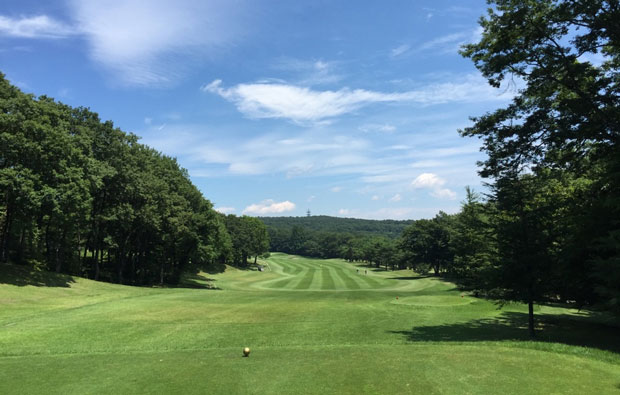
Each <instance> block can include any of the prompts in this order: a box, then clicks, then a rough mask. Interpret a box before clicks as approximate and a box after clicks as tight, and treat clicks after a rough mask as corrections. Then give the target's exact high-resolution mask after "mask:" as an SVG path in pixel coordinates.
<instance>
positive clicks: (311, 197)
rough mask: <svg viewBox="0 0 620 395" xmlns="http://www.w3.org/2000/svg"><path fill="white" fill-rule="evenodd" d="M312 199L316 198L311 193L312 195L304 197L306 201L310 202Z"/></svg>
mask: <svg viewBox="0 0 620 395" xmlns="http://www.w3.org/2000/svg"><path fill="white" fill-rule="evenodd" d="M314 199H316V196H314V195H312V196H308V199H306V201H307V202H311V201H313V200H314Z"/></svg>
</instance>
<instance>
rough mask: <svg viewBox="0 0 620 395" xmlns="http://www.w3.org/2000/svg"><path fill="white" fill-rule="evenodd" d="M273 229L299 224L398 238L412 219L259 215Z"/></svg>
mask: <svg viewBox="0 0 620 395" xmlns="http://www.w3.org/2000/svg"><path fill="white" fill-rule="evenodd" d="M259 218H260V219H261V220H262V221H263V222H264V223H265V225H267V227H268V228H269V229H271V230H275V229H277V230H282V231H290V230H291V229H292V228H294V227H296V226H298V227H302V228H304V229H305V230H308V231H313V232H334V233H351V234H355V235H358V236H384V237H388V238H392V239H394V238H397V237H398V236H400V234H401V233H402V231H403V229H405V228H406V227H407V226H408V225H411V224H412V223H413V221H412V220H406V221H397V220H393V219H386V220H380V221H376V220H370V219H360V218H339V217H330V216H327V215H307V216H305V217H259Z"/></svg>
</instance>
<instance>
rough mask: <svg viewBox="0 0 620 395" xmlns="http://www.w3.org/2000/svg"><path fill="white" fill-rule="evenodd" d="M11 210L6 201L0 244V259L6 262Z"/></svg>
mask: <svg viewBox="0 0 620 395" xmlns="http://www.w3.org/2000/svg"><path fill="white" fill-rule="evenodd" d="M11 214H12V212H11V210H10V206H9V204H8V203H7V205H6V216H5V217H4V226H3V227H2V242H1V244H2V245H0V261H1V262H6V261H8V258H9V253H8V249H9V232H10V230H11V222H12V220H13V216H12V215H11Z"/></svg>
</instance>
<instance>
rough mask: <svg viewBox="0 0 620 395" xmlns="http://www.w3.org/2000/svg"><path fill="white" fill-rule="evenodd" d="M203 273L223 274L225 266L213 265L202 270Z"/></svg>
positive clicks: (220, 264)
mask: <svg viewBox="0 0 620 395" xmlns="http://www.w3.org/2000/svg"><path fill="white" fill-rule="evenodd" d="M203 271H204V272H205V273H209V274H219V273H224V272H225V271H226V265H224V264H223V263H213V264H211V265H209V266H207V267H205V268H203Z"/></svg>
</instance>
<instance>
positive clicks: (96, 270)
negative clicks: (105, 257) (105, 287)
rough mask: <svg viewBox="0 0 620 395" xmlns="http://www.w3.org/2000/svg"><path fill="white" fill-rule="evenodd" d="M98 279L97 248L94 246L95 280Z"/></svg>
mask: <svg viewBox="0 0 620 395" xmlns="http://www.w3.org/2000/svg"><path fill="white" fill-rule="evenodd" d="M97 280H99V248H98V247H95V281H97Z"/></svg>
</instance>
